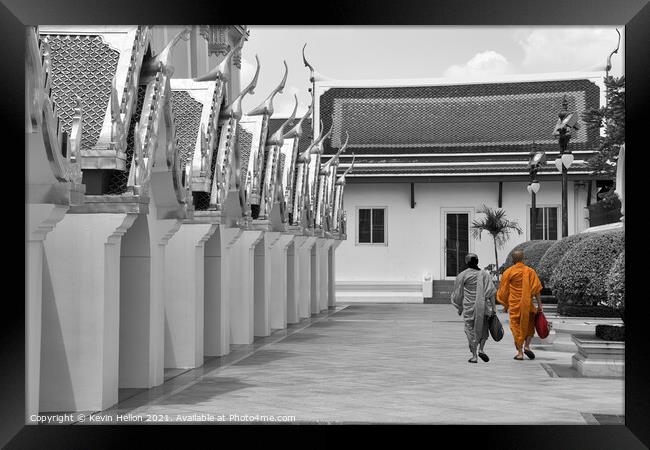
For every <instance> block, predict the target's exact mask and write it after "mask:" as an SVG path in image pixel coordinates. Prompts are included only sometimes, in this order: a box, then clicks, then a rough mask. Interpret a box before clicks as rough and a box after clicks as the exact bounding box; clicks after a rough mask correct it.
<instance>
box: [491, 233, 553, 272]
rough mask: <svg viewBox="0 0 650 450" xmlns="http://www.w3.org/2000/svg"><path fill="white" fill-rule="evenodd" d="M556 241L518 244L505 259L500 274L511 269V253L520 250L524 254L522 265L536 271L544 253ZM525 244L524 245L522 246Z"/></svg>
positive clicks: (533, 241) (534, 241) (535, 241)
mask: <svg viewBox="0 0 650 450" xmlns="http://www.w3.org/2000/svg"><path fill="white" fill-rule="evenodd" d="M555 242H556V241H549V240H541V239H539V240H532V241H526V242H524V243H522V244H519V245H518V246H516V247H515V248H513V249H512V251H511V252H510V253H509V254H508V257H507V258H506V262H505V263H504V264H503V266H501V269H502V271H501V273H503V271H505V270H506V269H508V268H509V267H511V266H512V265H513V264H512V253H513V252H514V251H515V250H522V251H523V252H524V264H526V265H527V266H528V267H530V268H532V269H534V270H535V271H537V267H538V266H539V262H540V260H541V259H542V257H543V256H544V254H545V253H546V251H547V250H548V249H549V248H550V247H551V246H552V245H553V244H555ZM524 244H526V245H524Z"/></svg>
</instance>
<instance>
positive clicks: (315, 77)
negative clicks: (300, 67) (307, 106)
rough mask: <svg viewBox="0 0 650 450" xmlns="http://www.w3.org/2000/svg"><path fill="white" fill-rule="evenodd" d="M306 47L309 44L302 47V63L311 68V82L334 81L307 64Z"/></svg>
mask: <svg viewBox="0 0 650 450" xmlns="http://www.w3.org/2000/svg"><path fill="white" fill-rule="evenodd" d="M305 47H307V43H305V45H303V46H302V62H303V63H304V64H305V67H309V82H310V83H315V82H318V81H326V80H333V78H330V77H327V76H325V75H323V74H322V73H320V72H318V71H317V70H315V69H314V66H312V65H311V64H309V62H307V57H306V56H305ZM312 95H313V93H312Z"/></svg>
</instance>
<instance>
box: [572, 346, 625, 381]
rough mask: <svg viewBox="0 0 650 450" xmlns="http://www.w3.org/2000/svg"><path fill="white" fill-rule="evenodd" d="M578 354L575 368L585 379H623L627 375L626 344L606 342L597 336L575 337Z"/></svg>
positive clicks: (574, 359) (574, 364)
mask: <svg viewBox="0 0 650 450" xmlns="http://www.w3.org/2000/svg"><path fill="white" fill-rule="evenodd" d="M573 342H574V343H575V345H576V347H577V348H578V352H577V353H576V354H575V355H573V358H572V365H573V367H574V368H575V369H576V370H577V371H578V372H579V373H580V374H581V375H583V376H585V377H601V378H602V377H623V376H624V374H625V342H623V341H604V340H602V339H600V338H597V337H595V336H583V335H578V336H573Z"/></svg>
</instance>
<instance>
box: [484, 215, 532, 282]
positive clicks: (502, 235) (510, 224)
mask: <svg viewBox="0 0 650 450" xmlns="http://www.w3.org/2000/svg"><path fill="white" fill-rule="evenodd" d="M476 212H477V213H479V214H485V217H482V218H480V219H474V220H473V221H472V236H473V237H474V239H478V240H479V241H480V240H481V235H482V234H483V232H484V231H487V232H488V234H489V235H490V236H492V240H493V242H494V261H495V271H496V277H497V284H498V280H499V273H498V270H499V254H498V252H497V249H498V248H503V246H504V245H505V244H506V242H508V239H510V234H511V233H512V232H515V231H516V232H517V233H518V234H520V235H521V234H522V233H523V231H522V229H521V227H520V226H519V224H518V223H517V221H515V220H510V219H508V218H507V217H506V212H505V210H503V209H501V208H490V207H489V206H486V205H483V206H481V207H480V208H479V209H478V210H477V211H476Z"/></svg>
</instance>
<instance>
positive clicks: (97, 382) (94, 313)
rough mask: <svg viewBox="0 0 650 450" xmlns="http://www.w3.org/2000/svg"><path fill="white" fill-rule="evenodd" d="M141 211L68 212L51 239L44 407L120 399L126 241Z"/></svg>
mask: <svg viewBox="0 0 650 450" xmlns="http://www.w3.org/2000/svg"><path fill="white" fill-rule="evenodd" d="M136 217H137V215H135V214H67V215H66V216H65V217H64V218H63V220H62V221H61V222H60V223H59V224H58V226H57V227H56V228H55V229H54V230H53V231H52V232H50V234H49V235H48V238H47V239H46V240H45V243H44V244H45V245H44V249H45V256H44V259H43V316H42V317H43V328H42V340H41V342H42V353H41V396H40V410H41V411H42V412H46V411H85V410H92V411H98V410H103V409H106V408H108V407H110V406H112V405H114V404H115V403H116V402H117V399H118V396H117V394H118V358H119V355H118V352H119V293H120V250H121V248H120V247H121V245H120V244H121V238H122V235H124V233H126V231H127V230H128V229H129V227H130V226H131V225H132V224H133V222H134V221H135V219H136Z"/></svg>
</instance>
